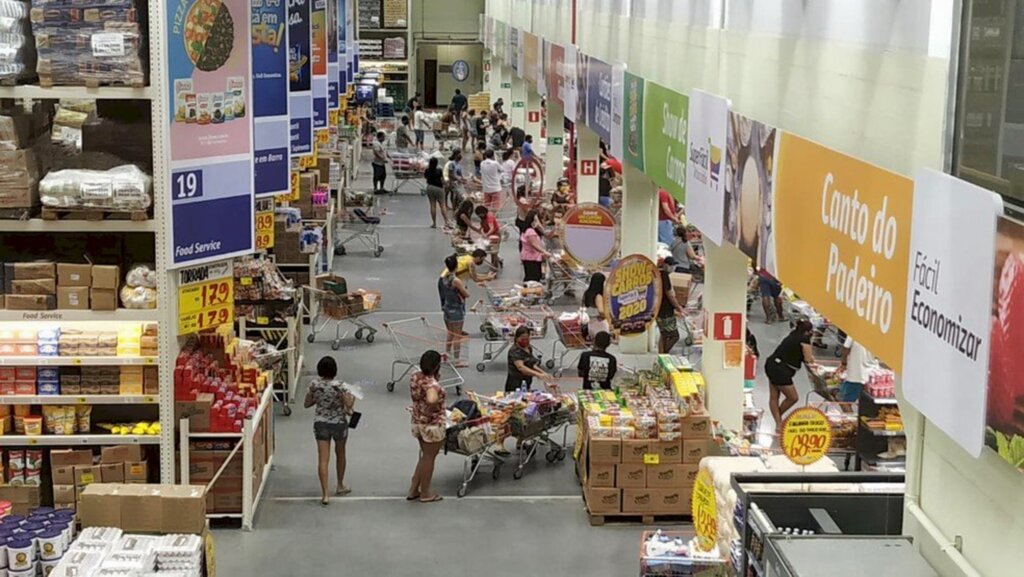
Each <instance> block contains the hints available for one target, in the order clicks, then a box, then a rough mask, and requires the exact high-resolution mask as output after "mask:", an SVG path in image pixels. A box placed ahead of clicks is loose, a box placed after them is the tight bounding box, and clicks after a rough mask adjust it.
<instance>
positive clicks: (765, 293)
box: [757, 268, 786, 324]
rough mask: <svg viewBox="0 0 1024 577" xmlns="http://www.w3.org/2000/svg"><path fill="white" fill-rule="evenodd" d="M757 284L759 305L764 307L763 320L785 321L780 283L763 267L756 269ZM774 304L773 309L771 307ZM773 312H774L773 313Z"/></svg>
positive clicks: (771, 321) (767, 321)
mask: <svg viewBox="0 0 1024 577" xmlns="http://www.w3.org/2000/svg"><path fill="white" fill-rule="evenodd" d="M757 286H758V290H759V292H760V293H761V306H762V307H763V308H764V322H765V323H767V324H772V323H773V322H776V321H778V322H785V321H786V313H785V312H784V311H783V307H782V283H780V282H779V279H777V278H775V277H774V276H772V275H771V273H769V272H768V271H766V270H765V269H763V268H762V269H760V270H758V271H757ZM773 306H774V311H773V310H772V307H773ZM773 312H774V313H775V314H773Z"/></svg>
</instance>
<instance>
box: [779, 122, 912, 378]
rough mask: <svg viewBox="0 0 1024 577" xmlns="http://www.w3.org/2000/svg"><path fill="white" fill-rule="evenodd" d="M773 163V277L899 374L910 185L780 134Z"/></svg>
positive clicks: (905, 291) (905, 300)
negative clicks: (775, 176)
mask: <svg viewBox="0 0 1024 577" xmlns="http://www.w3.org/2000/svg"><path fill="white" fill-rule="evenodd" d="M778 163H779V164H778V173H779V174H778V180H777V181H776V185H775V202H774V212H775V214H774V223H775V225H774V229H775V242H776V247H775V248H776V253H777V259H778V269H777V270H778V277H779V279H780V280H781V281H782V282H783V283H785V284H786V285H787V286H789V287H790V288H792V289H793V290H794V291H795V292H796V293H797V294H798V295H799V296H800V298H801V299H803V300H805V301H807V302H808V303H810V305H811V306H813V307H814V308H815V309H816V310H817V311H818V312H819V313H821V314H822V315H824V316H825V317H827V318H828V319H829V320H830V321H831V322H832V323H833V324H834V325H836V326H837V327H838V328H840V329H841V330H843V331H845V332H846V333H847V334H848V335H850V336H852V337H853V338H854V339H856V340H857V341H859V342H860V343H861V344H862V345H864V346H865V347H867V348H868V350H870V351H871V352H873V353H874V354H875V355H876V356H877V357H879V358H880V359H882V360H883V361H885V362H886V363H887V364H888V365H889V366H890V367H892V368H893V369H894V370H896V371H897V372H899V371H900V370H901V369H902V366H903V331H904V317H905V312H906V307H907V267H908V263H909V255H910V222H911V213H912V209H913V195H914V182H913V181H912V180H910V179H907V178H904V177H902V176H900V175H898V174H895V173H892V172H889V171H887V170H883V169H881V168H879V167H877V166H874V165H872V164H868V163H866V162H863V161H861V160H857V159H856V158H853V157H850V156H846V155H845V154H841V153H839V152H836V151H834V150H831V149H829V148H826V147H824V146H821V145H820V144H816V143H814V142H811V141H809V140H805V139H803V138H800V137H798V136H794V135H792V134H785V133H784V134H783V135H782V144H781V149H780V152H779V160H778Z"/></svg>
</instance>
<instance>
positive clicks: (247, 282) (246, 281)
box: [238, 276, 252, 286]
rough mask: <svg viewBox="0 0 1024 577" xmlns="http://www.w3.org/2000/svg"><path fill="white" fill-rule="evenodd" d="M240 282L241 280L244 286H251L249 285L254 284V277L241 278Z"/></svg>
mask: <svg viewBox="0 0 1024 577" xmlns="http://www.w3.org/2000/svg"><path fill="white" fill-rule="evenodd" d="M238 280H239V282H241V283H242V286H249V285H251V284H252V277H251V276H243V277H242V278H240V279H238Z"/></svg>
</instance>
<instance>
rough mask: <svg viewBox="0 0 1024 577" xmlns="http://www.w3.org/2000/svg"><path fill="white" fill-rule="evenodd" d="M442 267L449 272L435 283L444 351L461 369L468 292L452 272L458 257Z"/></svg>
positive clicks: (455, 268)
mask: <svg viewBox="0 0 1024 577" xmlns="http://www.w3.org/2000/svg"><path fill="white" fill-rule="evenodd" d="M467 202H468V201H467ZM444 266H445V269H446V270H447V271H449V272H448V274H446V275H444V276H443V277H441V278H440V279H438V281H437V282H438V293H439V294H440V296H441V312H442V313H443V314H444V326H445V328H446V329H447V333H446V335H445V341H444V350H445V353H447V354H448V356H449V357H451V358H452V359H453V360H454V363H453V364H454V366H455V367H456V368H459V369H461V368H464V367H467V366H469V365H468V364H467V363H466V361H464V360H462V341H463V340H464V339H465V338H466V334H465V333H463V332H462V326H463V324H465V321H466V299H468V298H469V291H467V290H466V285H464V284H463V283H462V280H461V279H460V278H459V276H458V275H457V274H456V273H455V272H454V271H457V270H458V268H459V257H457V256H456V255H454V254H453V255H450V256H448V257H446V258H445V259H444Z"/></svg>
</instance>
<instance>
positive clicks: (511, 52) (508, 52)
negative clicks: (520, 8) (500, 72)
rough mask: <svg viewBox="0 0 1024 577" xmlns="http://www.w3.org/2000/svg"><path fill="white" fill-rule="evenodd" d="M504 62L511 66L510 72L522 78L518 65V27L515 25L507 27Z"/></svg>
mask: <svg viewBox="0 0 1024 577" xmlns="http://www.w3.org/2000/svg"><path fill="white" fill-rule="evenodd" d="M505 64H507V65H508V66H511V67H512V74H514V75H515V76H516V77H517V78H522V77H523V73H522V69H521V68H520V67H519V29H518V28H516V27H515V26H510V27H509V28H508V42H507V43H506V44H505Z"/></svg>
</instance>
